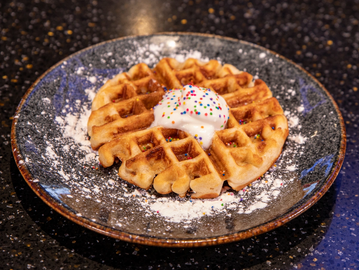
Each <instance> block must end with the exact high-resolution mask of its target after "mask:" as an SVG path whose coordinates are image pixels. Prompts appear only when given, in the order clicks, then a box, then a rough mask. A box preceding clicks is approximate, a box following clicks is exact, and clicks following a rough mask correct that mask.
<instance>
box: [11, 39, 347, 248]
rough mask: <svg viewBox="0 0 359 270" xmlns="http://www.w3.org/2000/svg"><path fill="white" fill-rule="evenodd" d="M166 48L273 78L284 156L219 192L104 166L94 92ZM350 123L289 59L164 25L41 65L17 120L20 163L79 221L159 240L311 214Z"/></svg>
mask: <svg viewBox="0 0 359 270" xmlns="http://www.w3.org/2000/svg"><path fill="white" fill-rule="evenodd" d="M163 57H174V58H176V59H177V60H179V61H184V60H185V59H187V58H189V57H193V58H197V59H201V60H203V61H207V60H209V59H217V60H218V61H220V62H221V63H229V64H232V65H234V66H236V67H237V68H238V69H240V70H244V71H247V72H249V73H251V74H252V75H254V76H255V77H256V78H260V79H262V80H263V81H265V82H266V83H267V85H268V86H269V88H270V89H271V91H272V92H273V96H274V97H276V98H277V99H278V100H279V102H280V104H281V105H282V107H283V109H284V111H285V115H286V116H287V118H288V121H289V128H290V134H289V137H288V139H287V141H286V143H285V146H284V148H283V153H282V155H281V157H280V158H279V159H278V161H277V162H276V164H275V165H274V166H273V167H272V168H271V169H270V170H269V171H268V172H267V173H266V174H265V175H264V177H263V179H261V180H258V181H256V182H254V183H252V185H250V186H248V187H246V188H245V189H243V190H241V191H239V192H233V191H231V190H229V191H226V192H224V193H223V194H222V195H221V196H220V197H218V198H215V199H211V200H190V198H182V199H180V198H178V197H176V196H174V195H169V196H160V195H158V194H156V192H154V191H153V190H151V189H150V190H149V191H144V190H141V189H139V188H137V187H134V186H132V185H130V184H127V182H124V181H123V180H121V179H119V178H118V176H117V170H118V167H119V165H120V164H116V165H114V166H112V167H111V168H107V169H104V168H102V167H101V166H99V164H98V161H97V156H96V155H97V153H96V152H95V151H92V150H91V148H90V146H89V141H88V140H87V136H86V123H87V117H88V116H89V112H90V107H91V101H92V98H93V97H94V95H95V93H96V91H97V89H99V88H100V87H101V85H103V83H104V82H105V81H106V80H107V79H109V78H112V77H113V76H114V75H115V74H118V73H119V72H123V71H126V70H128V69H129V68H130V67H131V66H133V65H135V64H137V63H140V62H145V63H146V64H148V65H149V66H152V67H153V66H154V65H155V63H156V62H158V61H159V60H160V59H161V58H163ZM345 145H346V139H345V128H344V123H343V119H342V117H341V115H340V112H339V109H338V107H337V105H336V104H335V102H334V101H333V99H332V98H331V96H330V95H329V93H328V92H327V91H326V90H325V89H324V88H323V86H322V85H321V84H320V83H319V82H318V81H316V80H315V79H314V78H313V77H312V76H310V75H309V74H308V73H306V72H305V71H304V70H303V69H302V68H300V67H299V66H297V65H295V64H294V63H292V62H290V61H288V60H287V59H285V58H283V57H281V56H279V55H277V54H275V53H273V52H271V51H268V50H266V49H264V48H262V47H259V46H256V45H253V44H249V43H246V42H242V41H239V40H235V39H230V38H223V37H219V36H210V35H202V34H186V33H164V34H157V35H151V36H137V37H126V38H121V39H116V40H113V41H109V42H104V43H101V44H98V45H95V46H92V47H90V48H87V49H84V50H82V51H80V52H78V53H75V54H73V55H71V56H69V57H68V58H66V59H65V60H63V61H61V62H60V63H58V64H57V65H55V66H53V67H52V68H50V69H49V70H48V71H47V72H46V73H45V74H43V75H42V76H41V77H40V78H39V79H38V80H37V81H36V82H35V83H34V85H33V86H32V87H31V88H30V89H29V90H28V91H27V93H26V94H25V96H24V98H23V99H22V101H21V103H20V105H19V107H18V109H17V112H16V115H15V117H14V121H13V126H12V147H13V153H14V157H15V160H16V163H17V165H18V167H19V169H20V171H21V173H22V175H23V176H24V178H25V180H26V181H27V183H28V184H29V186H30V187H31V188H32V189H33V190H34V192H35V193H36V194H38V195H39V196H40V197H41V198H42V199H43V200H44V201H45V202H46V203H47V204H48V205H50V206H51V207H52V208H54V209H55V210H56V211H58V212H59V213H61V214H62V215H64V216H66V217H67V218H69V219H71V220H72V221H74V222H76V223H78V224H81V225H83V226H85V227H87V228H90V229H92V230H94V231H97V232H99V233H102V234H105V235H108V236H111V237H115V238H119V239H122V240H126V241H130V242H136V243H142V244H149V245H159V246H182V247H186V246H187V247H189V246H204V245H214V244H220V243H226V242H231V241H236V240H240V239H244V238H247V237H250V236H253V235H257V234H260V233H263V232H266V231H269V230H271V229H274V228H276V227H278V226H281V225H282V224H284V223H286V222H288V221H289V220H291V219H293V218H295V217H296V216H298V215H300V214H301V213H303V212H304V211H305V210H307V209H308V208H309V207H310V206H312V205H313V204H314V203H315V202H316V201H318V200H319V198H321V196H323V194H324V193H325V192H326V191H327V190H328V188H329V187H330V186H331V184H332V183H333V181H334V180H335V178H336V176H337V174H338V172H339V170H340V167H341V165H342V162H343V159H344V155H345Z"/></svg>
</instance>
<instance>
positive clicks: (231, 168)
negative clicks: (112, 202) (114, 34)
mask: <svg viewBox="0 0 359 270" xmlns="http://www.w3.org/2000/svg"><path fill="white" fill-rule="evenodd" d="M190 81H192V82H193V84H196V85H198V86H202V87H206V88H211V90H213V91H215V92H217V93H219V94H220V95H222V97H224V98H225V100H226V102H227V104H228V105H229V106H230V112H229V120H228V124H227V127H226V129H224V130H221V131H216V132H215V135H214V137H213V141H212V145H211V147H210V148H209V149H208V150H206V151H204V150H203V149H202V147H201V146H200V145H199V144H198V142H197V140H196V139H194V138H193V137H192V136H191V135H189V134H187V133H186V132H183V131H180V130H176V129H167V128H163V127H152V128H149V126H150V125H151V123H152V122H153V120H154V114H153V111H152V110H151V108H152V107H153V106H154V105H156V104H157V103H158V102H159V101H160V100H161V98H162V96H163V95H164V88H165V87H167V88H181V87H182V84H187V83H188V82H190ZM92 108H93V111H92V113H91V116H90V118H89V122H88V130H89V135H90V136H91V144H92V147H93V148H94V149H98V148H99V156H100V162H101V164H102V165H103V166H104V167H109V166H111V165H112V164H113V163H114V161H115V159H116V158H117V159H119V160H121V161H122V164H121V167H120V169H119V176H120V177H121V178H122V179H124V180H126V181H128V182H130V183H133V184H135V185H137V186H139V187H141V188H144V189H148V188H150V187H151V185H153V187H154V189H155V190H156V191H157V192H159V193H161V194H168V193H170V192H172V191H173V192H175V193H177V194H179V195H180V196H185V195H186V194H187V192H188V191H190V190H191V191H192V192H193V194H192V198H214V197H217V196H218V195H219V194H220V191H221V189H222V186H223V182H224V181H225V180H227V181H228V184H229V185H230V186H231V187H232V188H233V189H235V190H239V189H241V188H242V187H244V186H246V185H248V184H249V183H250V182H252V181H254V180H256V179H258V177H260V176H261V175H262V174H264V173H265V172H266V171H267V170H268V169H269V168H270V166H272V164H273V163H274V162H275V161H276V159H277V158H278V156H279V155H280V153H281V151H282V147H283V144H284V142H285V139H286V137H287V136H288V124H287V119H286V118H285V116H284V115H283V110H282V108H281V106H280V105H279V103H278V101H277V100H276V99H275V98H272V93H271V91H270V90H269V89H268V87H267V86H266V84H265V83H264V82H263V81H261V80H256V81H255V82H254V83H252V76H251V75H250V74H248V73H246V72H240V71H239V70H237V69H236V68H235V67H233V66H231V65H227V64H226V65H223V66H221V65H220V64H219V63H218V62H217V61H215V60H211V61H209V62H208V63H202V62H200V61H198V60H195V59H188V60H186V61H185V62H184V63H179V62H178V61H176V60H175V59H171V58H164V59H162V60H161V61H160V62H159V63H158V64H157V65H156V67H155V68H154V69H153V70H151V69H149V68H148V67H147V66H146V65H144V64H139V65H136V66H134V67H133V68H131V69H130V71H129V72H128V73H122V74H120V75H117V76H116V77H115V78H114V79H112V80H111V81H110V82H108V83H106V84H105V85H104V86H103V87H102V88H101V89H100V91H99V92H98V94H97V96H96V97H95V99H94V102H93V107H92Z"/></svg>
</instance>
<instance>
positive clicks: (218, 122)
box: [151, 85, 229, 149]
mask: <svg viewBox="0 0 359 270" xmlns="http://www.w3.org/2000/svg"><path fill="white" fill-rule="evenodd" d="M154 115H155V120H154V122H153V123H152V125H151V127H154V126H162V127H165V128H175V129H179V130H183V131H185V132H188V133H189V134H191V135H192V136H193V137H194V138H195V139H196V140H197V141H198V142H199V144H200V145H201V146H202V148H203V149H207V148H209V147H210V145H211V143H212V138H213V135H214V132H215V131H216V130H222V129H224V128H225V126H226V124H227V121H228V118H229V107H228V105H227V103H226V101H225V100H224V99H223V98H222V97H221V96H220V95H218V94H217V93H215V92H213V91H211V90H210V89H208V88H203V87H197V86H194V85H185V86H184V87H183V88H182V89H172V90H169V91H167V92H166V94H165V95H164V96H163V99H162V100H161V101H160V102H159V103H158V104H157V105H156V106H155V107H154Z"/></svg>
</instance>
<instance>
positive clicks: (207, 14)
mask: <svg viewBox="0 0 359 270" xmlns="http://www.w3.org/2000/svg"><path fill="white" fill-rule="evenodd" d="M358 18H359V1H358V0H355V1H289V2H284V1H274V0H273V1H251V2H249V1H204V0H202V1H201V0H193V1H192V0H191V1H186V0H184V1H182V2H180V1H171V2H164V1H98V2H97V1H77V0H73V1H68V0H62V1H51V0H48V1H40V0H33V1H24V0H22V1H21V0H19V1H12V2H10V1H2V2H1V3H0V31H1V35H0V36H1V39H0V71H1V72H0V81H1V83H0V121H1V129H0V150H1V152H0V260H1V267H0V268H1V269H74V268H76V269H115V268H119V269H179V268H181V269H213V268H221V269H241V268H246V269H292V268H294V269H300V268H302V269H356V268H358V267H359V246H358V244H357V243H358V242H359V236H358V230H359V213H358V210H357V205H358V203H359V186H357V182H358V180H359V177H358V170H357V168H356V166H357V164H358V162H359V152H358V140H359V138H358V135H357V129H358V126H357V123H358V118H359V105H358V103H359V92H358V88H359V76H358V62H359V61H358V56H359V21H358ZM162 31H182V32H185V31H187V32H200V33H211V34H217V35H223V36H228V37H234V38H238V39H242V40H245V41H249V42H252V43H256V44H259V45H261V46H263V47H266V48H268V49H271V50H273V51H275V52H277V53H279V54H281V55H283V56H285V57H287V58H288V59H290V60H292V61H294V62H295V63H297V64H299V65H301V66H302V67H304V68H305V69H306V70H307V71H308V72H309V73H311V74H312V75H313V76H315V77H316V78H317V79H318V80H319V81H320V82H321V83H322V84H323V85H324V86H325V87H326V88H327V89H328V91H329V92H330V93H331V95H332V96H333V97H334V99H335V100H336V102H337V103H338V105H339V108H340V110H341V112H342V115H343V117H344V120H345V123H346V128H347V154H346V158H345V161H344V164H343V167H342V170H341V172H340V173H339V175H338V177H337V179H336V181H335V182H334V184H333V185H332V187H331V188H330V189H329V191H328V192H327V193H326V194H325V196H324V197H323V198H322V199H321V200H320V201H319V202H318V203H317V204H315V205H314V206H313V207H312V208H310V209H309V210H308V211H307V212H305V213H304V214H302V215H301V216H299V217H298V218H296V219H294V220H293V221H291V222H289V223H287V224H286V225H284V226H282V227H280V228H278V229H276V230H274V231H271V232H269V233H266V234H262V235H259V236H257V237H253V238H249V239H247V240H244V241H240V242H235V243H231V244H225V245H221V246H214V247H206V248H195V249H176V248H155V247H149V246H141V245H137V244H130V243H127V242H122V241H119V240H115V239H112V238H108V237H104V236H102V235H100V234H97V233H95V232H92V231H90V230H87V229H85V228H82V227H81V226H78V225H76V224H74V223H73V222H71V221H69V220H67V219H66V218H64V217H62V216H61V215H59V214H57V213H56V212H54V211H53V210H52V209H51V208H50V207H48V206H47V205H46V204H45V203H44V202H43V201H42V200H41V199H39V198H38V197H37V196H36V195H35V194H34V192H33V191H32V190H31V189H30V188H29V187H28V186H27V184H26V183H25V181H24V180H23V178H22V176H21V175H20V172H19V170H18V169H17V166H16V164H15V161H14V159H13V157H12V154H11V146H10V129H11V122H12V116H13V115H14V112H15V109H16V106H17V105H18V104H19V102H20V99H21V97H22V96H23V94H24V93H25V92H26V90H27V89H28V88H29V87H30V85H31V84H32V83H33V82H34V81H35V80H36V79H37V77H38V76H40V75H41V74H42V73H43V72H45V71H46V70H47V69H48V68H50V67H51V66H52V65H54V64H55V63H57V62H58V61H60V60H61V59H63V58H64V57H66V56H68V55H70V54H72V53H73V52H76V51H78V50H80V49H82V48H85V47H88V46H90V45H93V44H96V43H98V42H101V41H105V40H109V39H112V38H117V37H122V36H127V35H137V34H152V33H156V32H162Z"/></svg>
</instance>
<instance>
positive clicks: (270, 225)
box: [11, 32, 346, 247]
mask: <svg viewBox="0 0 359 270" xmlns="http://www.w3.org/2000/svg"><path fill="white" fill-rule="evenodd" d="M161 35H164V36H165V35H168V36H176V35H177V36H202V37H207V38H217V39H222V40H228V41H232V42H239V43H243V44H246V45H248V46H251V47H255V48H259V49H260V50H262V51H267V52H269V53H271V54H273V55H275V56H278V57H280V58H281V59H283V60H284V61H286V62H288V63H290V64H291V65H293V66H295V67H296V68H298V69H300V70H301V71H302V72H304V73H305V74H306V75H307V76H309V77H310V78H311V79H312V80H313V81H314V82H315V83H316V84H317V85H318V86H319V87H320V88H321V89H322V90H323V91H324V92H325V93H326V96H327V97H328V98H329V100H330V101H331V103H332V104H333V105H334V108H335V110H336V112H337V115H338V118H339V121H340V128H341V140H340V150H339V153H338V156H337V157H336V160H335V161H334V162H333V167H332V169H331V172H330V173H329V174H328V176H326V178H327V180H326V181H325V183H324V185H323V186H321V188H320V189H319V190H318V191H317V192H316V193H315V194H313V195H312V196H311V197H310V198H309V199H308V200H307V201H306V202H305V203H304V204H303V205H301V206H300V207H299V208H296V209H292V208H293V206H292V207H291V208H289V209H288V210H287V211H286V212H285V213H284V214H282V215H280V216H279V217H276V218H274V219H272V220H269V221H267V222H264V223H262V224H260V225H257V226H255V227H251V228H249V229H246V230H244V231H239V232H234V233H229V234H225V235H221V236H215V237H205V238H203V237H202V238H193V239H187V238H166V237H163V238H162V237H158V236H148V235H142V234H134V233H127V232H123V231H120V230H118V229H114V228H113V227H110V226H106V225H100V224H97V223H95V222H93V221H91V220H89V219H87V218H85V217H82V216H77V215H76V214H75V213H74V212H72V211H70V210H69V209H68V208H67V207H66V206H64V205H62V204H60V203H58V202H57V201H56V200H54V198H53V197H51V196H50V194H48V193H47V192H46V191H45V190H44V189H43V188H41V186H40V184H38V183H37V182H36V181H34V178H33V176H32V175H31V173H30V172H29V171H28V170H27V168H26V166H25V165H26V162H25V161H24V160H23V158H22V156H21V151H20V148H19V146H18V144H17V140H16V125H17V122H18V118H19V113H20V111H21V109H22V107H23V105H24V104H25V102H26V101H27V99H28V97H29V95H30V94H31V93H32V91H33V90H34V89H35V87H36V86H37V85H38V84H39V83H40V82H41V81H42V79H43V78H44V77H45V76H47V74H49V73H50V72H51V71H53V70H54V69H55V68H57V67H58V66H60V65H61V64H62V63H64V62H65V61H67V60H68V59H71V58H73V57H74V56H76V55H79V54H81V53H83V52H85V51H87V50H91V49H92V48H94V47H100V46H103V45H104V44H106V43H112V42H117V41H119V40H125V39H129V40H130V39H134V38H139V37H145V38H146V37H147V38H149V37H153V36H161ZM11 148H12V153H13V157H14V160H15V163H16V165H17V167H18V169H19V171H20V173H21V175H22V177H23V178H24V180H25V181H26V183H27V184H28V185H29V187H30V188H31V189H32V190H33V191H34V192H35V194H36V195H37V196H38V197H40V198H41V199H42V200H43V201H44V202H45V203H46V204H47V205H48V206H49V207H51V208H52V209H54V210H55V211H56V212H58V213H59V214H60V215H62V216H64V217H66V218H68V219H70V220H71V221H73V222H75V223H76V224H78V225H80V226H83V227H85V228H87V229H90V230H92V231H95V232H97V233H100V234H102V235H105V236H109V237H112V238H115V239H120V240H124V241H127V242H131V243H138V244H145V245H150V246H161V247H201V246H212V245H217V244H224V243H230V242H234V241H239V240H243V239H246V238H249V237H252V236H256V235H259V234H262V233H265V232H268V231H271V230H273V229H275V228H278V227H280V226H282V225H283V224H285V223H287V222H289V221H291V220H292V219H294V218H296V217H298V216H299V215H301V214H303V213H304V212H305V211H307V210H308V209H309V208H310V207H312V206H313V205H314V204H315V203H316V202H317V201H319V199H320V198H321V197H322V196H323V195H324V194H325V193H326V192H327V191H328V189H329V188H330V187H331V185H332V184H333V183H334V181H335V179H336V177H337V176H338V174H339V171H340V169H341V167H342V164H343V162H344V158H345V152H346V129H345V123H344V119H343V117H342V114H341V112H340V109H339V107H338V105H337V104H336V102H335V100H334V98H333V97H332V96H331V94H330V93H329V92H328V90H327V89H326V88H325V87H324V86H323V85H322V84H321V83H320V82H319V81H318V80H317V79H316V78H315V77H314V76H312V75H311V74H310V73H309V72H308V71H306V70H305V69H304V68H303V67H301V66H300V65H298V64H296V63H294V62H293V61H292V60H290V59H287V58H286V57H284V56H282V55H280V54H278V53H277V52H274V51H272V50H269V49H267V48H265V47H262V46H260V45H257V44H253V43H250V42H248V41H244V40H239V39H236V38H231V37H225V36H220V35H214V34H204V33H193V32H191V33H190V32H158V33H154V34H149V35H130V36H124V37H120V38H115V39H111V40H106V41H103V42H100V43H97V44H94V45H91V46H89V47H86V48H83V49H81V50H79V51H77V52H75V53H73V54H70V55H69V56H67V57H65V58H64V59H62V60H60V61H59V62H57V63H56V64H54V65H53V66H51V67H50V68H49V69H47V70H46V71H45V72H44V73H43V74H42V75H41V76H39V77H38V78H37V79H36V80H35V82H34V83H33V84H32V85H31V86H30V87H29V88H28V90H27V91H26V92H25V94H24V95H23V97H22V98H21V100H20V103H19V105H18V106H17V108H16V111H15V114H14V119H13V121H12V125H11ZM20 161H21V162H20ZM334 165H335V166H334ZM303 198H304V197H303ZM303 198H302V199H303Z"/></svg>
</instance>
